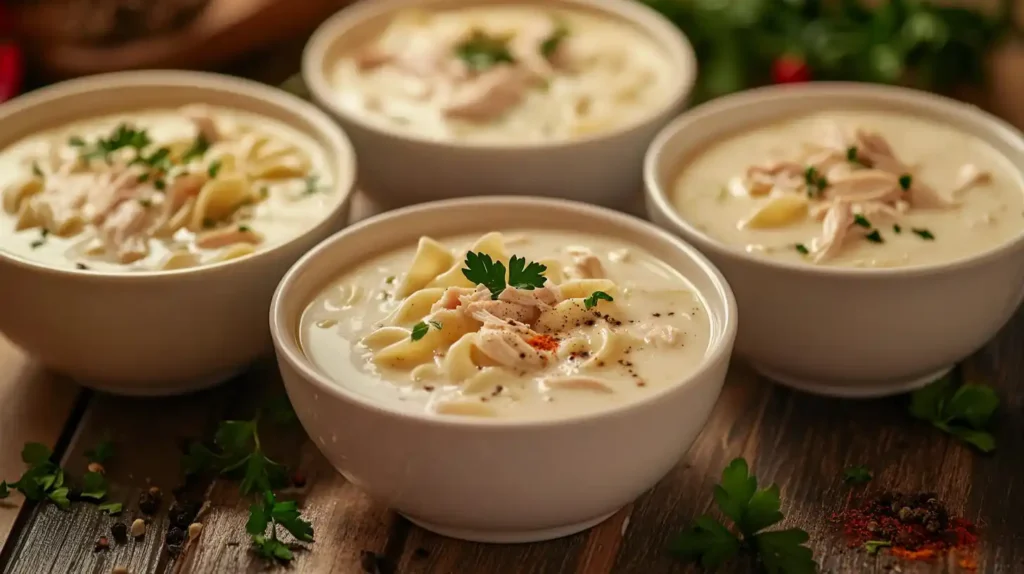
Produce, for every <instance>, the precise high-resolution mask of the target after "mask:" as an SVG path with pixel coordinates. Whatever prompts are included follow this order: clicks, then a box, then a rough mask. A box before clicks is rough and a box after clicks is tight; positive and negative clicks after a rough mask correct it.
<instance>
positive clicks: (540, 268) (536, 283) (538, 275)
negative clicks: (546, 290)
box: [508, 255, 548, 291]
mask: <svg viewBox="0 0 1024 574" xmlns="http://www.w3.org/2000/svg"><path fill="white" fill-rule="evenodd" d="M547 270H548V268H547V266H546V265H543V264H541V263H537V262H531V263H530V264H529V265H527V264H526V258H524V257H516V256H515V255H513V256H512V259H510V260H509V262H508V284H509V285H510V286H512V287H515V288H516V289H526V290H528V291H529V290H533V289H536V288H538V287H543V286H544V282H545V281H547V278H545V277H544V272H545V271H547Z"/></svg>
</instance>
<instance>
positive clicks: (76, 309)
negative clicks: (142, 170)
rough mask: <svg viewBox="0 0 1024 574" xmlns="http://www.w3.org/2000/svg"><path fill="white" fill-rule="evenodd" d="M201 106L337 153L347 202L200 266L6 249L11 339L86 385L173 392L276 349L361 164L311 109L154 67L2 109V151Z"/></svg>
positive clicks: (216, 79)
mask: <svg viewBox="0 0 1024 574" xmlns="http://www.w3.org/2000/svg"><path fill="white" fill-rule="evenodd" d="M197 102H199V103H207V104H211V105H216V106H224V107H228V108H234V109H239V110H243V111H246V112H250V113H255V114H259V115H262V116H265V117H268V118H272V119H275V120H278V121H280V122H283V123H285V124H288V125H290V126H292V127H293V128H295V129H297V130H299V131H300V132H302V133H304V134H306V135H308V136H309V137H311V138H312V139H313V140H314V141H315V142H316V143H318V144H319V145H321V146H323V148H324V149H325V150H326V151H327V155H328V158H329V161H330V162H331V163H330V169H331V170H332V171H333V172H334V174H333V175H334V181H336V182H337V184H336V186H337V189H336V190H335V193H338V194H339V201H338V203H337V204H336V205H335V206H334V208H333V209H332V210H331V212H330V213H326V214H324V218H323V220H322V221H321V222H320V223H319V224H318V225H316V227H314V228H312V229H309V230H308V231H306V232H305V233H302V234H301V235H299V236H298V237H296V238H295V239H293V240H291V241H288V242H286V243H284V244H281V245H279V246H277V247H273V248H271V249H267V250H265V251H258V252H257V253H255V254H253V255H250V256H247V257H244V258H241V259H237V260H231V261H227V262H224V263H218V264H215V265H207V266H203V267H196V268H191V269H184V270H177V271H159V272H132V273H103V272H97V271H79V270H74V269H58V268H54V267H48V266H46V265H43V264H41V263H37V262H34V261H30V260H26V259H21V258H19V257H17V256H15V255H12V254H10V253H7V252H5V251H3V250H0V301H4V302H5V303H4V304H3V305H2V306H0V332H2V333H3V334H4V335H5V336H7V337H8V338H9V339H10V340H11V341H13V342H14V343H15V344H16V345H18V346H20V347H22V348H23V349H25V350H26V351H28V352H29V353H30V354H32V355H34V356H35V357H36V358H38V359H39V360H40V361H42V362H43V363H44V364H45V365H47V366H48V367H50V368H52V369H54V370H56V371H59V372H61V373H64V374H67V375H70V376H72V377H73V378H74V379H76V380H78V381H80V382H81V383H82V384H84V385H86V386H90V387H93V388H96V389H100V390H104V391H109V392H113V393H118V394H126V395H164V394H173V393H180V392H185V391H189V390H194V389H198V388H201V387H204V386H209V385H212V384H215V383H217V382H219V381H220V380H223V379H224V378H226V377H228V376H230V375H231V374H233V373H235V372H237V371H238V370H239V369H241V368H243V367H244V366H245V365H247V364H248V363H250V362H251V361H252V360H254V359H256V358H257V357H258V356H260V355H261V354H264V353H266V352H268V351H269V350H270V348H271V347H270V336H269V332H268V331H267V323H266V312H267V309H268V308H269V306H270V299H271V297H272V295H273V293H274V288H275V287H276V286H277V282H278V281H279V280H280V279H281V276H282V275H284V273H285V271H286V270H287V269H288V267H289V266H291V264H292V263H294V262H295V260H296V259H298V258H299V256H301V255H302V254H303V253H305V252H306V251H308V250H309V249H310V248H312V247H313V246H314V245H316V244H317V243H318V242H320V241H321V240H323V239H324V238H326V237H327V236H329V235H330V234H332V233H334V232H335V231H337V230H338V229H340V228H341V227H342V226H343V225H344V223H345V221H346V217H347V214H348V205H349V194H350V191H351V188H352V185H353V181H354V176H355V169H356V167H355V154H354V152H353V150H352V146H351V144H350V143H349V142H348V140H347V139H346V138H345V135H344V134H343V133H342V132H341V130H340V129H338V127H337V126H336V125H335V124H334V122H332V121H331V120H330V118H328V117H327V116H326V115H324V114H323V113H322V112H321V111H319V110H317V109H316V108H315V107H314V106H312V105H311V104H308V103H306V102H303V101H301V100H299V99H298V98H295V97H293V96H290V95H288V94H286V93H284V92H282V91H280V90H277V89H274V88H271V87H268V86H264V85H261V84H257V83H255V82H250V81H246V80H239V79H234V78H229V77H226V76H218V75H214V74H205V73H196V72H174V71H166V72H154V71H146V72H120V73H115V74H104V75H98V76H91V77H88V78H85V79H80V80H72V81H69V82H64V83H60V84H57V85H54V86H52V87H48V88H45V89H42V90H39V91H36V92H33V93H31V94H28V95H25V96H22V97H19V98H16V99H14V100H12V101H10V102H8V103H5V104H3V105H2V106H0V126H3V130H0V148H3V147H6V146H7V145H9V144H11V143H13V142H14V141H17V140H18V139H20V138H22V137H25V136H27V135H30V134H33V133H36V132H39V131H41V130H44V129H47V128H52V127H56V126H59V125H62V124H66V123H68V122H71V121H75V120H80V119H84V118H88V117H94V116H98V115H103V114H113V113H121V112H125V111H130V110H132V109H144V108H153V107H174V106H181V105H184V104H188V103H197Z"/></svg>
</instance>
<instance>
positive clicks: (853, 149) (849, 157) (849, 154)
mask: <svg viewBox="0 0 1024 574" xmlns="http://www.w3.org/2000/svg"><path fill="white" fill-rule="evenodd" d="M846 161H849V162H853V163H859V161H858V160H857V146H850V147H848V148H846Z"/></svg>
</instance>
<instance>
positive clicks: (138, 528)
mask: <svg viewBox="0 0 1024 574" xmlns="http://www.w3.org/2000/svg"><path fill="white" fill-rule="evenodd" d="M131 532H132V537H134V538H140V537H142V536H143V535H144V534H146V521H144V520H142V519H141V518H136V519H135V521H134V522H132V530H131Z"/></svg>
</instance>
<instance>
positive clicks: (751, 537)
mask: <svg viewBox="0 0 1024 574" xmlns="http://www.w3.org/2000/svg"><path fill="white" fill-rule="evenodd" d="M715 502H716V503H717V504H718V508H719V510H721V511H722V513H723V514H724V515H725V516H727V517H728V518H729V519H731V520H732V522H733V524H734V525H735V530H736V531H738V534H734V533H733V531H732V530H730V529H729V528H727V527H726V526H725V525H723V524H722V523H721V522H719V521H718V520H715V519H714V518H712V517H710V516H708V515H704V516H701V517H700V518H698V519H697V520H696V522H695V523H694V525H693V527H691V528H690V529H689V530H687V531H685V532H683V533H682V534H681V535H679V536H678V537H677V538H676V540H675V541H674V542H673V544H672V547H671V550H672V552H673V553H674V554H676V555H678V556H680V557H681V558H683V559H685V560H688V561H694V562H699V563H700V564H701V566H703V567H704V568H705V569H709V570H710V569H715V568H718V567H719V566H721V565H723V564H724V563H725V562H727V561H728V560H730V559H732V558H735V557H737V556H739V555H740V554H745V555H747V556H750V555H756V556H757V557H758V558H759V559H760V562H761V564H762V566H763V568H764V570H765V571H766V572H769V573H771V574H813V573H814V572H815V571H816V569H817V565H816V564H815V562H814V558H813V556H812V554H811V550H810V548H808V547H806V546H804V543H806V542H807V540H808V539H809V537H808V536H807V533H806V532H804V531H803V530H800V529H798V528H790V529H787V530H774V531H769V532H765V529H766V528H769V527H771V526H772V525H774V524H777V523H779V522H781V521H782V519H783V517H784V516H783V514H782V512H780V509H781V500H780V498H779V487H778V486H776V485H774V484H773V485H771V486H769V487H767V488H762V489H758V488H757V478H756V477H754V476H751V475H750V473H749V470H748V467H747V462H746V461H745V460H743V459H742V458H737V459H735V460H733V461H732V462H731V463H729V466H727V467H726V468H725V470H723V471H722V481H721V483H720V484H718V485H716V486H715Z"/></svg>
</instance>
